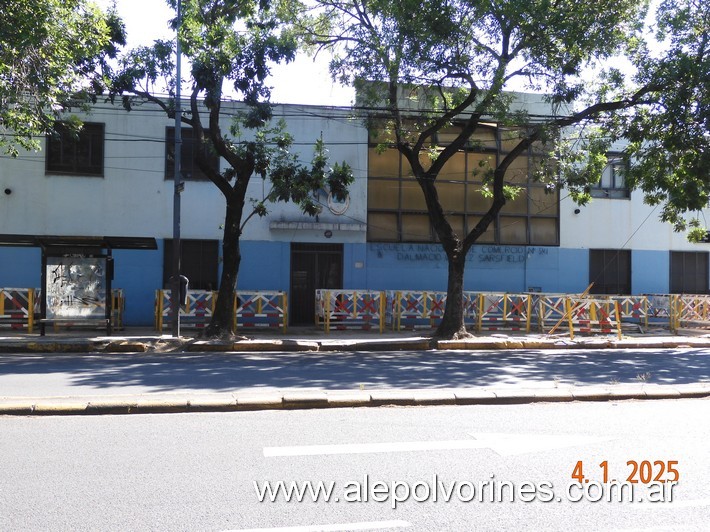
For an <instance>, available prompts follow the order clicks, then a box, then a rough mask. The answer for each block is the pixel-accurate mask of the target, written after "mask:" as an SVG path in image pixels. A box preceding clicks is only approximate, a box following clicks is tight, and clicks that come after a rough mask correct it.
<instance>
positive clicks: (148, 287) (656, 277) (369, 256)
mask: <svg viewBox="0 0 710 532" xmlns="http://www.w3.org/2000/svg"><path fill="white" fill-rule="evenodd" d="M158 246H159V249H158V250H156V251H143V250H116V251H114V257H115V278H114V283H113V285H114V286H115V287H116V288H123V290H124V293H125V295H126V314H125V322H126V324H127V325H133V326H138V325H140V326H150V325H152V323H153V313H154V297H155V290H156V289H158V288H160V287H161V284H162V278H163V242H162V241H159V242H158ZM343 249H344V256H343V286H344V287H345V288H347V289H372V290H446V282H447V275H448V267H447V262H446V256H445V254H444V252H443V250H442V249H441V247H440V246H439V245H437V244H374V243H371V244H344V246H343ZM220 250H221V248H220ZM40 262H41V252H40V250H39V249H35V248H0V286H4V287H25V288H26V287H39V285H40V279H41V275H40ZM290 262H291V243H290V242H263V241H258V242H255V241H247V242H242V264H241V268H240V272H239V279H238V287H237V288H238V289H242V290H284V291H288V290H289V288H290V286H289V285H290ZM631 268H632V291H633V293H635V294H641V293H667V292H668V290H669V284H670V270H669V268H670V266H669V253H668V251H632V263H631ZM220 269H221V264H220ZM588 284H589V250H587V249H564V248H556V247H527V248H526V247H524V246H498V245H487V244H483V245H477V246H474V247H473V249H472V250H471V252H470V253H469V255H468V257H467V261H466V273H465V278H464V288H465V289H466V290H473V291H476V290H480V291H508V292H519V291H524V290H528V289H535V290H538V289H539V290H541V291H543V292H550V293H560V292H562V293H565V292H566V293H579V292H582V291H583V290H584V289H585V288H586V287H587V285H588Z"/></svg>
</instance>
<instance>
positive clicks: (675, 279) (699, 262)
mask: <svg viewBox="0 0 710 532" xmlns="http://www.w3.org/2000/svg"><path fill="white" fill-rule="evenodd" d="M707 293H708V254H707V253H706V252H697V251H671V294H707Z"/></svg>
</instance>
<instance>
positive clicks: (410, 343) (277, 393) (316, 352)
mask: <svg viewBox="0 0 710 532" xmlns="http://www.w3.org/2000/svg"><path fill="white" fill-rule="evenodd" d="M185 333H186V335H189V334H191V333H192V331H185ZM244 334H245V336H247V337H248V339H246V340H240V341H236V342H224V341H213V340H201V339H197V338H193V337H190V336H185V337H183V338H179V339H176V338H172V337H170V336H166V335H157V334H156V333H155V331H152V330H150V329H135V328H134V329H129V330H127V331H124V332H120V333H118V334H116V335H114V336H112V337H106V336H96V332H92V331H69V332H66V331H65V332H60V333H54V332H50V331H48V335H47V336H45V337H40V336H38V335H36V334H32V335H28V334H26V333H20V332H9V331H0V361H2V360H10V359H12V360H11V361H10V362H8V363H7V364H5V366H3V367H9V368H10V370H6V371H11V372H28V373H30V374H31V373H32V371H36V372H39V371H40V370H38V369H36V368H35V366H32V364H36V365H39V362H38V361H40V360H41V361H43V362H46V361H51V362H52V363H53V364H58V365H59V367H60V369H61V371H65V372H66V370H65V369H62V368H63V366H61V364H62V360H63V359H67V360H68V359H71V361H72V363H74V362H75V361H76V360H79V361H82V360H87V359H85V358H84V357H83V356H81V355H78V356H77V355H72V354H89V353H91V354H94V355H95V356H92V357H90V358H91V359H92V360H93V361H94V362H93V363H94V364H96V361H97V360H99V361H101V364H103V366H102V367H106V366H108V367H111V368H112V369H114V367H115V368H118V369H115V371H118V372H120V371H122V369H121V367H123V366H121V364H126V363H127V362H131V363H132V362H133V361H138V362H140V360H139V359H140V358H141V357H143V358H145V357H150V360H151V364H155V363H156V362H155V361H156V360H161V359H165V360H166V361H168V360H172V358H171V357H180V356H181V357H183V358H184V357H185V356H188V358H189V359H191V361H194V360H195V357H199V359H197V360H199V361H200V364H201V366H200V369H202V370H205V369H206V368H211V367H213V362H214V361H215V360H216V359H215V360H212V359H210V356H212V357H220V358H219V360H218V362H219V364H221V368H222V369H224V368H225V367H226V368H227V369H228V370H229V371H233V372H237V369H236V368H238V364H243V363H244V362H243V360H244V357H248V358H250V360H252V359H254V358H258V357H262V358H264V360H267V359H268V362H265V363H264V364H263V366H264V367H258V368H257V369H258V370H269V372H274V371H280V370H283V371H292V368H291V369H290V370H289V369H283V368H286V366H288V365H289V364H290V365H292V366H293V364H294V360H296V361H299V360H302V359H308V360H311V361H313V359H315V358H317V359H318V360H317V362H318V363H321V364H322V363H323V361H324V360H325V361H326V362H328V363H330V362H329V361H334V360H335V359H331V358H330V355H331V354H333V353H335V352H342V353H349V354H348V355H345V354H344V355H343V356H342V357H338V360H339V361H340V362H343V363H352V364H357V365H359V366H362V367H365V368H370V367H378V366H377V364H379V365H380V366H379V367H378V369H372V370H371V371H387V372H389V373H388V374H389V375H392V374H397V375H398V374H399V373H397V372H406V371H413V370H412V369H411V368H412V367H415V366H417V365H422V364H426V365H427V366H429V367H428V368H427V371H429V372H430V373H429V374H430V375H432V374H435V375H437V379H436V387H429V388H427V387H426V386H422V385H418V383H419V382H421V381H417V380H416V379H410V380H407V379H394V378H393V379H391V380H390V381H387V382H385V384H384V386H383V387H379V388H377V389H370V388H369V387H368V389H363V388H362V386H361V387H360V389H357V388H353V387H352V382H349V383H348V386H350V389H334V388H337V386H333V385H331V386H327V385H324V384H323V382H324V379H323V372H326V373H327V371H328V370H327V368H326V369H320V370H318V371H320V373H318V375H317V377H316V370H315V369H312V368H310V366H308V365H306V367H302V368H299V371H300V373H298V374H289V379H290V380H288V379H281V381H279V380H278V378H275V379H274V381H273V383H272V384H274V386H270V387H267V388H266V389H265V388H264V382H263V381H258V385H256V386H255V385H252V386H251V387H249V386H248V384H249V383H248V382H246V385H245V386H244V387H243V388H242V389H238V390H234V391H232V389H224V387H222V388H220V389H219V391H216V392H215V391H210V392H205V391H202V390H199V389H190V386H189V384H190V382H189V381H185V382H186V383H187V384H188V385H186V386H185V389H184V390H181V389H180V386H179V385H177V386H174V387H173V388H171V391H170V392H165V391H163V390H161V389H158V388H155V390H157V391H155V392H153V389H150V392H149V393H143V392H142V391H139V393H134V394H125V393H116V394H112V393H109V392H111V391H112V390H113V388H111V389H108V391H107V392H106V393H102V394H95V393H85V391H84V390H83V389H80V388H77V390H80V391H81V392H84V393H77V394H74V393H72V394H71V395H62V396H55V397H37V396H32V397H20V396H8V395H6V394H3V391H2V389H1V388H0V415H2V414H15V415H59V414H70V415H73V414H109V413H110V414H127V413H158V412H205V411H234V410H263V409H294V408H333V407H355V406H382V405H401V406H404V405H407V406H412V405H414V406H416V405H454V404H457V405H472V404H488V405H490V404H520V403H530V402H548V401H590V400H593V401H606V400H626V399H668V398H701V397H710V379H709V378H708V376H710V363H709V362H710V353H700V354H701V355H702V356H698V357H696V359H694V360H693V364H694V367H697V368H698V369H696V370H694V371H693V372H691V373H688V372H687V370H685V369H684V370H683V372H684V373H683V378H682V379H673V378H670V377H672V375H670V374H671V373H673V372H674V371H681V369H680V368H685V367H686V366H687V364H688V362H687V360H686V359H685V358H684V359H683V360H682V361H681V360H678V361H674V363H673V364H668V367H664V368H663V372H664V375H665V378H664V379H663V382H664V384H655V383H653V384H652V383H650V382H648V381H647V380H646V379H643V378H641V376H639V380H638V382H624V383H618V382H617V383H600V382H595V381H594V380H593V379H586V380H585V379H581V381H575V382H557V381H555V382H552V380H551V379H550V378H549V372H550V371H551V370H550V367H554V366H555V364H563V363H564V364H566V365H568V366H569V365H574V364H575V360H578V363H582V362H584V364H597V365H599V368H600V370H601V369H603V368H604V365H608V364H609V359H608V358H605V357H600V356H587V354H586V353H582V352H581V351H579V350H582V349H585V350H594V351H595V352H596V351H598V350H603V351H601V352H602V353H604V352H609V353H614V352H615V351H612V350H619V349H623V350H627V351H622V353H624V352H626V353H629V354H635V353H636V352H637V351H638V350H643V352H649V350H659V349H677V350H678V352H677V353H676V352H672V351H671V352H669V355H668V357H673V356H676V354H677V356H678V357H681V356H684V357H686V358H687V352H688V350H689V349H691V350H692V349H701V348H710V338H708V337H703V336H686V335H677V336H671V335H668V334H663V332H659V333H654V334H645V335H633V336H625V337H624V338H623V339H622V340H617V339H616V337H576V338H575V339H574V340H570V338H569V336H567V335H555V336H545V335H540V334H528V335H509V334H490V335H485V336H477V337H475V338H471V339H467V340H463V341H431V340H430V339H429V338H428V337H426V336H425V335H424V334H423V333H421V332H411V331H409V332H392V331H388V332H385V333H382V334H380V333H379V332H376V331H332V332H330V333H329V334H326V333H324V332H323V331H321V330H317V329H315V328H313V327H311V328H293V329H290V330H289V331H288V332H287V333H286V334H283V333H281V332H277V331H273V330H257V331H247V332H244ZM540 349H545V350H556V351H554V352H557V353H560V355H558V358H552V359H551V358H550V357H551V355H549V352H546V353H538V352H537V351H536V350H540ZM456 350H462V351H456ZM508 350H515V351H508ZM570 350H572V352H571V353H567V352H568V351H570ZM489 351H493V353H489ZM276 352H285V353H284V354H283V355H278V354H276ZM396 352H402V355H401V356H399V355H397V353H396ZM414 352H419V353H417V355H416V357H415V356H414V355H413V354H412V353H414ZM421 352H424V353H421ZM496 352H499V353H500V355H496V354H495V353H496ZM3 353H4V354H3ZM50 353H52V354H54V355H49V354H50ZM200 353H204V355H205V356H204V357H201V356H200ZM218 353H227V354H226V355H221V354H218ZM298 353H303V357H300V356H299V355H298ZM511 353H512V354H511ZM516 353H518V354H516ZM575 353H579V355H575ZM664 353H665V352H664ZM57 354H59V355H57ZM101 355H106V357H103V358H102V357H101ZM657 355H658V353H655V352H654V353H653V356H655V357H657ZM696 355H697V353H696ZM705 355H707V356H705ZM620 356H621V355H620ZM279 357H281V358H280V359H279ZM309 357H310V358H309ZM323 357H326V358H325V359H324V358H323ZM346 357H350V358H349V359H348V358H346ZM353 357H357V358H353ZM368 357H369V358H368ZM407 357H409V358H407ZM451 357H459V358H460V357H464V358H463V360H464V361H465V362H466V363H468V361H469V358H470V357H478V358H477V359H476V361H475V362H476V364H477V365H469V366H466V368H467V369H466V371H473V370H475V371H478V372H479V374H478V376H479V377H480V374H481V373H483V374H491V373H493V372H494V370H497V369H499V367H500V365H506V364H507V365H509V366H512V365H514V364H516V363H517V364H520V359H523V357H524V364H525V365H526V368H527V371H528V373H529V375H532V377H530V378H529V379H528V380H525V379H519V380H516V381H515V383H514V385H505V386H503V385H501V383H500V382H498V381H495V379H488V380H486V379H482V378H479V379H478V380H471V379H468V380H467V379H453V378H452V379H451V380H447V375H449V373H448V372H451V371H452V369H451V368H452V366H455V367H457V368H459V367H463V365H462V361H461V360H459V358H456V360H453V359H452V358H451ZM466 357H469V358H466ZM482 357H486V358H485V363H482V360H483V358H482ZM511 357H513V358H511ZM514 357H517V358H514ZM664 357H665V354H664ZM343 359H345V360H343ZM389 359H395V360H397V359H400V360H406V363H405V362H403V363H401V364H400V365H392V366H386V364H388V362H387V360H389ZM18 360H20V361H24V363H25V364H29V365H30V369H27V368H23V369H22V370H18V369H17V364H18V362H17V361H18ZM229 360H232V363H229ZM383 360H384V361H383ZM665 360H669V359H668V358H665ZM225 361H226V362H225ZM346 361H347V362H346ZM706 361H708V362H706ZM613 362H616V363H619V364H621V363H629V361H624V360H620V361H613ZM171 363H172V362H171ZM371 363H372V364H371ZM635 363H636V364H638V360H637V361H636V362H635ZM13 364H15V365H14V366H13ZM314 364H315V362H314ZM456 364H458V366H456ZM496 364H498V366H497V365H496ZM266 366H268V367H266ZM309 368H310V369H309ZM383 368H384V369H383ZM674 368H675V369H674ZM179 369H180V370H181V371H182V372H183V378H186V379H187V378H189V377H184V374H185V373H189V372H190V371H195V368H194V363H193V366H190V367H181V368H179ZM250 369H253V368H250ZM174 370H175V367H174V366H170V364H167V363H166V365H165V368H164V371H166V372H170V371H174ZM41 371H45V372H51V371H55V372H56V371H59V370H57V369H56V368H55V369H46V368H45V369H42V370H41ZM363 371H365V370H363ZM269 372H265V371H261V373H259V375H264V374H267V375H271V374H273V373H269ZM432 372H433V373H432ZM437 372H438V373H437ZM544 372H547V373H545V375H546V376H547V379H546V380H544V379H543V380H540V377H539V375H540V374H542V373H544ZM535 375H537V376H535ZM689 375H690V377H689ZM39 376H42V375H39ZM695 376H697V381H696V380H695V379H694V378H693V377H695ZM358 377H360V375H358ZM535 379H538V380H535ZM489 381H490V382H489ZM267 382H268V381H267ZM283 382H290V383H293V382H297V383H298V384H297V385H295V386H294V385H293V384H292V385H291V386H288V385H283ZM329 382H330V381H329ZM392 382H394V383H395V384H398V383H402V382H404V383H405V385H406V386H407V387H406V388H404V387H399V386H395V387H393V386H391V383H392ZM471 382H474V383H476V384H479V385H474V386H471V385H470V383H471ZM412 383H413V384H414V385H413V386H412V387H410V385H411V384H412ZM666 383H670V384H666ZM242 384H244V383H242ZM254 384H257V383H256V382H255V383H254ZM464 384H466V385H464ZM480 384H483V385H480ZM115 389H119V388H115ZM43 391H44V390H43ZM72 392H74V390H73V389H72Z"/></svg>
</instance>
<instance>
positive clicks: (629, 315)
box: [609, 296, 648, 329]
mask: <svg viewBox="0 0 710 532" xmlns="http://www.w3.org/2000/svg"><path fill="white" fill-rule="evenodd" d="M609 299H611V300H612V301H616V302H617V303H618V304H619V318H620V319H621V325H622V328H623V326H624V325H625V324H631V325H638V326H639V327H642V328H644V329H645V328H646V327H648V298H647V297H646V296H609Z"/></svg>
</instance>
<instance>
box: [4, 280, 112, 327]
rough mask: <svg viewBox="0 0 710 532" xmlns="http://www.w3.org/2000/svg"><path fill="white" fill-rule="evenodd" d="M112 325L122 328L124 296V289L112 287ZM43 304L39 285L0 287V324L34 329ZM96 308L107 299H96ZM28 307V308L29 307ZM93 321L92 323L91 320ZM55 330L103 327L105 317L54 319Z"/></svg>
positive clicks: (102, 305) (103, 304)
mask: <svg viewBox="0 0 710 532" xmlns="http://www.w3.org/2000/svg"><path fill="white" fill-rule="evenodd" d="M111 298H112V300H111V309H112V311H111V326H112V328H113V329H114V330H120V329H123V315H124V312H125V309H126V299H125V297H124V294H123V290H122V289H120V288H114V289H113V290H112V291H111ZM41 305H42V292H41V290H39V289H38V288H0V328H5V329H13V330H26V331H27V332H29V333H32V332H34V328H35V327H36V326H37V324H38V323H39V319H40V314H41V308H42V307H41ZM96 306H97V308H106V301H105V300H104V299H99V300H98V301H97V302H96ZM30 309H31V310H30ZM94 321H95V322H96V323H95V324H94V323H93V322H94ZM50 323H52V325H53V327H54V330H58V329H59V328H60V327H61V328H85V327H99V326H100V327H105V325H106V322H105V320H91V319H84V318H80V317H77V318H76V320H72V319H71V318H67V319H62V320H61V321H53V320H50Z"/></svg>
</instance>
